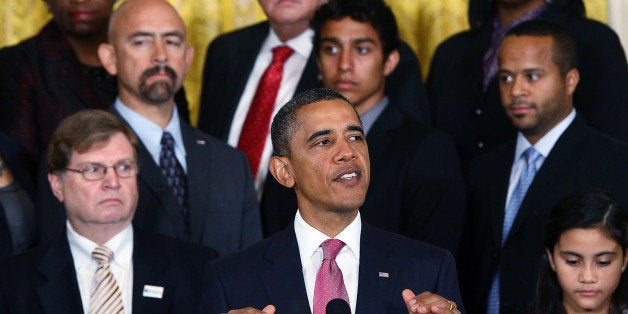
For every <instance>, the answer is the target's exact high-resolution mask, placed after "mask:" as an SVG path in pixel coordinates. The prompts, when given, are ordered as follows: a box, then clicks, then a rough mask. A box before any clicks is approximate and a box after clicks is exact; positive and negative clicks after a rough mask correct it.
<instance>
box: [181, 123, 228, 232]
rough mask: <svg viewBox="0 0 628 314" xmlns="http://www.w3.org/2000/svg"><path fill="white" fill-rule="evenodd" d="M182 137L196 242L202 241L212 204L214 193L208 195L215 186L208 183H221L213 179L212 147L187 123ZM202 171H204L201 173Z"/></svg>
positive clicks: (191, 219)
mask: <svg viewBox="0 0 628 314" xmlns="http://www.w3.org/2000/svg"><path fill="white" fill-rule="evenodd" d="M181 136H182V137H183V144H184V145H185V153H186V163H187V165H188V173H187V182H188V184H187V189H188V191H187V193H188V213H189V218H190V229H191V230H190V232H191V237H192V240H193V241H194V242H198V243H203V241H201V240H202V239H201V238H202V235H203V233H204V232H203V229H204V227H205V220H206V216H207V212H208V208H207V204H211V202H210V200H209V198H210V195H214V193H207V191H209V190H210V189H213V188H214V187H213V185H212V186H210V187H209V188H208V187H207V184H209V183H208V182H214V184H216V182H219V180H213V179H212V175H213V173H212V169H211V168H212V160H210V159H208V156H210V154H209V153H207V150H209V149H211V147H210V146H209V145H208V143H206V141H205V140H204V139H202V138H199V137H197V136H196V132H195V130H194V129H193V128H192V127H191V126H190V125H188V124H187V123H184V122H183V121H182V122H181ZM199 169H202V171H199Z"/></svg>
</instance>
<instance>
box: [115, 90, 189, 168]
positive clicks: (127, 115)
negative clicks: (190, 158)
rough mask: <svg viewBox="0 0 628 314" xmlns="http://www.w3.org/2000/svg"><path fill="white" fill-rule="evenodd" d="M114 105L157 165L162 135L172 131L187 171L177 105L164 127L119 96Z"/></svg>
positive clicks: (176, 149) (182, 165)
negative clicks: (141, 113)
mask: <svg viewBox="0 0 628 314" xmlns="http://www.w3.org/2000/svg"><path fill="white" fill-rule="evenodd" d="M114 106H115V109H116V110H117V111H118V112H119V113H120V115H121V116H122V117H123V118H124V120H126V122H127V123H128V124H129V126H131V128H132V129H133V131H134V132H135V134H137V137H139V139H140V141H142V144H144V147H146V149H147V150H148V152H149V153H150V155H151V156H152V157H153V160H155V163H156V164H157V165H159V153H160V152H161V137H162V136H163V132H164V131H168V132H170V134H172V138H174V146H175V147H174V149H175V153H176V155H177V160H179V163H180V164H181V167H183V170H184V171H187V165H186V163H185V146H184V145H183V136H182V135H181V125H180V121H179V112H178V110H177V106H176V105H174V106H173V110H172V117H171V118H170V122H168V124H167V125H166V127H165V128H164V129H162V128H161V127H160V126H159V125H157V124H156V123H155V122H153V121H151V120H149V119H147V118H146V117H144V116H142V115H140V114H139V113H137V112H135V111H133V109H131V108H129V107H127V106H126V105H125V104H124V103H123V102H122V101H121V100H120V98H119V97H118V98H116V101H115V103H114ZM138 126H141V127H138Z"/></svg>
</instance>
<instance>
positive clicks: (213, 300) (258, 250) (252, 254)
mask: <svg viewBox="0 0 628 314" xmlns="http://www.w3.org/2000/svg"><path fill="white" fill-rule="evenodd" d="M384 272H385V273H388V277H385V276H381V275H380V273H384ZM209 273H210V276H211V278H212V280H211V286H210V288H209V290H208V292H207V296H206V297H205V298H204V300H203V307H202V308H201V311H203V312H204V313H212V314H213V313H221V312H226V311H227V310H230V309H237V308H244V307H248V306H252V307H255V308H259V309H261V308H263V307H264V306H266V305H268V304H273V305H275V306H276V307H277V313H303V312H304V311H309V302H308V299H307V294H306V290H305V284H304V282H303V273H302V267H301V260H300V257H299V248H298V244H297V240H296V235H295V233H294V227H293V226H292V225H291V226H290V227H288V228H287V229H285V230H283V231H282V232H280V233H278V234H276V235H274V236H272V237H270V238H268V239H266V240H264V241H262V242H260V243H258V244H256V245H254V246H252V247H250V248H248V249H246V250H243V251H241V252H238V253H235V254H231V255H228V256H225V257H223V258H221V259H219V260H217V261H215V262H213V263H211V264H210V270H209ZM405 288H410V289H412V290H413V291H414V292H415V293H417V294H418V293H420V292H423V291H431V292H434V293H436V294H439V295H441V296H443V297H444V298H447V299H449V300H453V301H455V302H456V303H457V304H458V307H459V308H460V309H461V310H462V311H464V309H463V307H462V303H461V301H460V293H459V291H458V281H457V275H456V269H455V266H454V261H453V258H452V257H451V254H450V253H449V252H447V251H445V250H442V249H439V248H436V247H434V246H431V245H429V244H426V243H423V242H419V241H415V240H411V239H409V238H405V237H402V236H400V235H397V234H393V233H389V232H386V231H383V230H379V229H377V228H374V227H371V226H369V225H368V224H366V223H364V222H363V223H362V234H361V238H360V270H359V284H358V297H357V308H356V312H357V313H408V311H407V309H406V305H405V303H404V301H403V299H402V297H401V291H403V289H405Z"/></svg>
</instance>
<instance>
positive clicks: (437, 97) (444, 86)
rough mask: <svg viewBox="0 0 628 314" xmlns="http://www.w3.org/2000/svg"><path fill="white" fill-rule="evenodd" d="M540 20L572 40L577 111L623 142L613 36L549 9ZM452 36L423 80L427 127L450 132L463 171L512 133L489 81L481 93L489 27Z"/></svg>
mask: <svg viewBox="0 0 628 314" xmlns="http://www.w3.org/2000/svg"><path fill="white" fill-rule="evenodd" d="M542 17H543V18H546V19H550V20H553V21H556V22H559V23H561V24H562V25H564V26H565V27H566V28H567V29H568V30H569V31H570V32H571V33H572V34H574V37H575V39H576V44H577V48H578V53H579V55H580V58H579V66H578V68H579V71H580V82H579V83H578V87H577V88H576V92H575V95H574V105H575V107H576V109H577V110H578V113H579V114H580V115H581V116H582V117H583V118H584V119H585V120H586V121H587V123H589V124H590V125H591V126H592V127H594V128H596V129H598V130H600V131H602V132H605V133H607V134H610V135H611V136H613V137H615V138H617V139H619V140H622V141H625V142H628V126H627V124H626V122H625V117H626V116H628V88H626V86H628V66H627V64H626V56H625V54H624V51H623V49H622V47H621V44H620V42H619V38H618V37H617V35H616V34H615V33H614V32H613V31H612V30H611V29H610V28H609V27H608V26H606V25H603V24H601V23H599V22H596V21H593V20H589V19H584V18H581V17H576V16H569V15H567V13H566V12H554V10H553V9H552V7H550V8H549V9H548V11H546V12H545V13H544V14H543V16H542ZM487 24H488V25H486V26H484V27H482V28H480V29H475V30H471V31H465V32H462V33H459V34H456V35H454V36H453V37H451V38H449V39H448V40H446V41H445V42H443V43H442V44H441V45H440V46H439V47H438V49H437V50H436V52H435V54H434V58H433V60H432V65H431V67H430V74H429V77H428V80H427V86H428V94H429V100H430V105H431V106H432V123H433V124H434V126H436V127H437V128H439V129H441V130H443V131H446V132H448V133H450V134H451V135H452V136H453V138H454V140H455V142H456V145H457V147H458V150H459V152H460V158H461V162H462V164H463V166H464V167H465V168H466V166H468V164H469V162H470V161H471V160H472V159H473V157H474V156H477V155H479V154H482V153H484V152H487V151H490V150H491V149H493V148H495V147H497V146H499V145H501V144H502V143H505V142H507V141H508V140H509V139H511V138H513V137H514V136H515V134H516V130H515V128H514V127H513V126H512V124H511V123H510V120H509V119H508V117H507V116H506V114H505V113H504V110H503V108H502V105H501V100H500V96H499V86H498V83H497V80H496V79H494V80H493V81H492V82H491V84H490V85H489V87H488V90H487V91H486V92H483V91H482V78H483V69H482V59H483V57H484V54H485V52H486V50H487V49H488V47H489V46H490V41H491V31H492V23H487Z"/></svg>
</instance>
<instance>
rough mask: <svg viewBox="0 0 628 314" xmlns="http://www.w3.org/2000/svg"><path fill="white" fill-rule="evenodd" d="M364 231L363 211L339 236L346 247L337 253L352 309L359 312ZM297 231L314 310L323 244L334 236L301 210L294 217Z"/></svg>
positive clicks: (337, 262)
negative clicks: (361, 215)
mask: <svg viewBox="0 0 628 314" xmlns="http://www.w3.org/2000/svg"><path fill="white" fill-rule="evenodd" d="M361 231H362V220H360V213H359V212H358V214H357V216H356V217H355V219H354V220H353V222H351V224H349V225H348V226H347V227H346V228H345V229H344V230H342V232H340V233H339V234H338V235H337V236H336V237H335V239H338V240H340V241H342V242H344V243H345V246H344V247H343V248H342V249H341V250H340V252H339V253H338V255H337V256H336V264H338V267H339V268H340V270H341V271H342V278H343V280H344V283H345V288H346V289H347V295H348V296H349V306H350V307H351V312H352V313H355V307H356V299H357V297H358V275H359V270H360V233H361ZM294 232H295V233H296V236H297V243H298V245H299V254H300V255H301V265H302V266H303V280H304V281H305V290H306V291H307V298H308V301H309V303H310V309H313V308H314V286H315V284H316V275H317V274H318V270H319V269H320V268H321V264H322V263H323V249H322V248H321V247H320V245H321V244H322V243H323V241H325V240H327V239H330V238H329V237H328V236H326V235H325V234H323V233H322V232H320V231H318V230H316V229H314V228H313V227H312V226H310V225H309V224H308V223H307V222H305V220H303V217H301V214H300V213H299V211H297V214H296V217H295V219H294Z"/></svg>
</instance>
